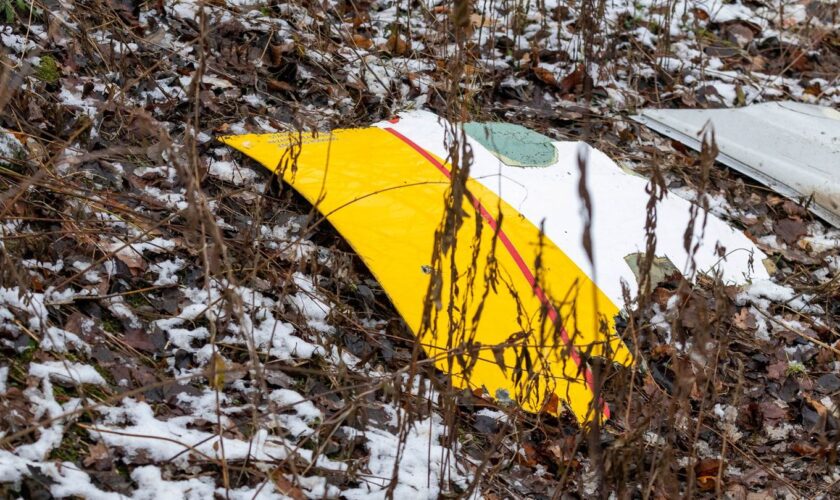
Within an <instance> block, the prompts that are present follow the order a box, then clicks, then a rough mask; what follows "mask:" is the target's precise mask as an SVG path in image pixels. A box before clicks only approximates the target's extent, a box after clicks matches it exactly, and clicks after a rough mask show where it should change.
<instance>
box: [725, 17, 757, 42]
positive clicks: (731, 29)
mask: <svg viewBox="0 0 840 500" xmlns="http://www.w3.org/2000/svg"><path fill="white" fill-rule="evenodd" d="M724 34H725V35H726V39H727V40H728V41H730V42H732V43H734V44H736V45H737V46H739V47H741V48H744V47H746V46H747V45H749V44H750V43H751V42H752V41H753V38H754V37H755V31H754V30H753V27H752V26H750V25H749V24H747V23H745V22H741V21H733V22H731V23H727V24H726V26H725V28H724Z"/></svg>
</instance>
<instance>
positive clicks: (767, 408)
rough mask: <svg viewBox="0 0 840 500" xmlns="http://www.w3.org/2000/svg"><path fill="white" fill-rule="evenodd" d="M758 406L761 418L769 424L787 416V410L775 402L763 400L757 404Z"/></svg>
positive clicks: (773, 423)
mask: <svg viewBox="0 0 840 500" xmlns="http://www.w3.org/2000/svg"><path fill="white" fill-rule="evenodd" d="M758 407H759V409H761V416H762V418H764V421H765V422H767V423H769V424H770V425H775V424H777V423H778V422H780V421H782V420H785V418H786V417H787V410H785V409H784V408H782V407H780V406H779V405H777V404H776V403H772V402H764V403H761V404H759V405H758Z"/></svg>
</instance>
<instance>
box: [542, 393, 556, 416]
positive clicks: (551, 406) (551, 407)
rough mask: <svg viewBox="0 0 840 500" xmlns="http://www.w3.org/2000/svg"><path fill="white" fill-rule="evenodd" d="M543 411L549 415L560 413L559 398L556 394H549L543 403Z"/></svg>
mask: <svg viewBox="0 0 840 500" xmlns="http://www.w3.org/2000/svg"><path fill="white" fill-rule="evenodd" d="M543 411H544V412H545V413H548V414H550V415H558V414H559V413H560V398H558V397H557V394H554V393H552V394H551V396H550V397H549V398H548V401H546V402H545V405H543Z"/></svg>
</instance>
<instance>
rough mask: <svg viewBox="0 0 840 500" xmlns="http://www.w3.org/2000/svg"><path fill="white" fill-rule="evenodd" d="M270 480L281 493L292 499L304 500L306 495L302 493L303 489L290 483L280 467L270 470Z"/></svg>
mask: <svg viewBox="0 0 840 500" xmlns="http://www.w3.org/2000/svg"><path fill="white" fill-rule="evenodd" d="M271 481H272V482H273V483H274V486H275V487H276V488H277V490H278V491H279V492H280V493H281V494H283V495H286V496H287V497H289V498H291V499H292V500H306V495H304V494H303V491H302V490H301V489H300V488H298V487H297V486H295V485H294V484H292V482H291V481H289V480H288V479H287V478H286V476H285V475H283V472H282V471H281V470H280V469H276V470H275V471H274V472H272V474H271Z"/></svg>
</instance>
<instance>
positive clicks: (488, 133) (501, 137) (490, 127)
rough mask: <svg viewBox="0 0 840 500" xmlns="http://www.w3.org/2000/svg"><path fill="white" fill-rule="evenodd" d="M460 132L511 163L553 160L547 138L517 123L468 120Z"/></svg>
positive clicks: (534, 164) (550, 162) (554, 155)
mask: <svg viewBox="0 0 840 500" xmlns="http://www.w3.org/2000/svg"><path fill="white" fill-rule="evenodd" d="M464 132H466V133H467V135H469V136H470V137H472V138H473V139H475V140H476V141H478V142H479V143H480V144H481V145H482V146H484V147H485V148H487V149H488V150H490V152H492V153H493V154H494V155H496V156H497V157H498V158H499V159H500V160H502V162H504V163H505V165H509V166H511V167H547V166H549V165H553V164H555V163H556V162H557V150H556V149H555V148H554V144H552V143H551V139H549V138H548V137H546V136H544V135H542V134H538V133H537V132H534V131H533V130H529V129H527V128H525V127H523V126H521V125H514V124H512V123H477V122H469V123H465V124H464Z"/></svg>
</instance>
